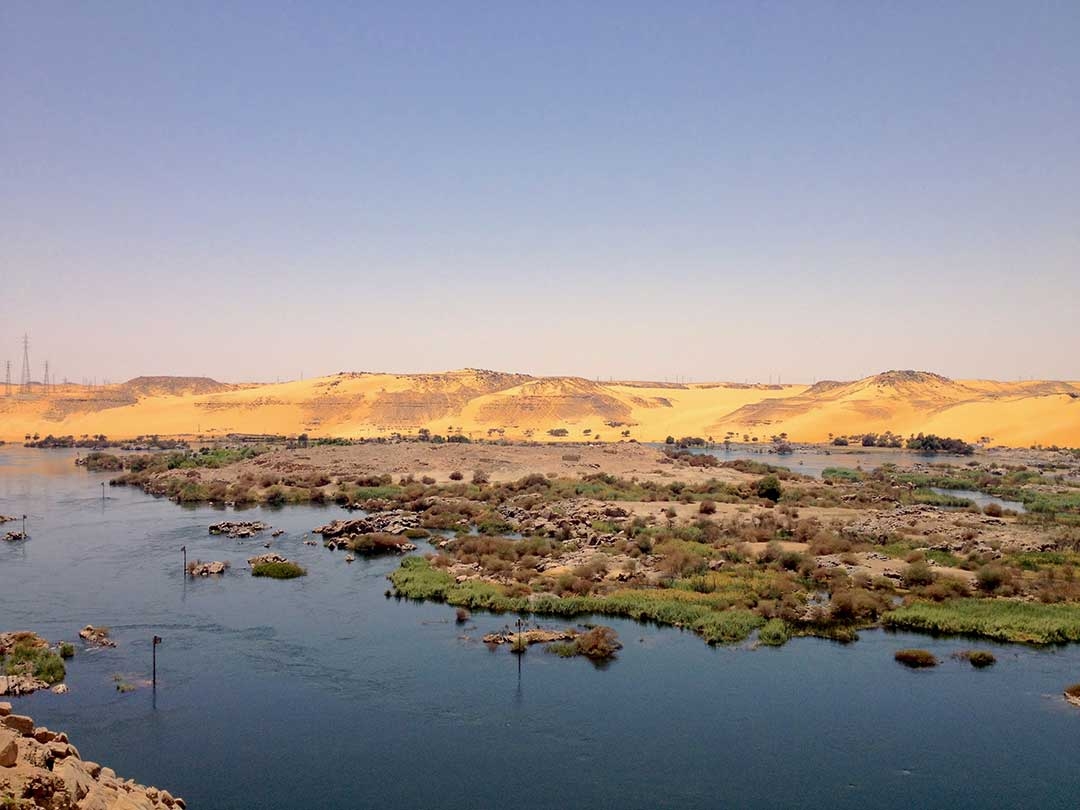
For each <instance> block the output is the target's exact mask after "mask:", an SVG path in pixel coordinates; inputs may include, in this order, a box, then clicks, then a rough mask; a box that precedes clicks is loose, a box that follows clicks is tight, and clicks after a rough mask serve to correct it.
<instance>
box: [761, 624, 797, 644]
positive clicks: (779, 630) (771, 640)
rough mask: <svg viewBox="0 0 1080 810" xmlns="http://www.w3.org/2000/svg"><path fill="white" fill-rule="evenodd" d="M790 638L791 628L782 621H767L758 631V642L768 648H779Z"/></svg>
mask: <svg viewBox="0 0 1080 810" xmlns="http://www.w3.org/2000/svg"><path fill="white" fill-rule="evenodd" d="M790 638H791V628H789V627H788V624H787V622H785V621H784V620H783V619H769V620H768V621H767V622H765V624H764V625H763V626H762V628H761V629H760V630H759V631H758V641H759V642H760V643H762V644H764V645H766V646H768V647H781V646H783V645H784V644H786V643H787V641H788V639H790Z"/></svg>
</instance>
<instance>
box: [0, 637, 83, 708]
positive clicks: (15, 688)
mask: <svg viewBox="0 0 1080 810" xmlns="http://www.w3.org/2000/svg"><path fill="white" fill-rule="evenodd" d="M26 644H29V645H30V646H31V647H33V648H36V649H39V650H46V649H48V648H49V642H47V641H46V640H45V639H43V638H42V637H41V636H39V635H37V633H31V632H28V631H17V632H13V633H12V632H7V633H0V659H2V658H3V657H4V656H7V655H10V654H11V652H12V651H13V650H14V649H15V647H16V645H26ZM16 669H18V667H13V668H10V669H8V671H7V673H6V674H3V675H0V696H3V695H11V696H13V697H16V696H19V695H29V694H30V693H31V692H37V691H38V690H40V689H48V688H49V684H48V682H47V681H43V680H41V679H40V678H38V677H35V676H34V675H33V673H31V672H29V671H24V672H17V671H15V670H16ZM52 691H53V692H56V693H57V694H63V693H64V692H67V686H65V685H64V684H62V683H58V684H56V685H55V686H54V687H52Z"/></svg>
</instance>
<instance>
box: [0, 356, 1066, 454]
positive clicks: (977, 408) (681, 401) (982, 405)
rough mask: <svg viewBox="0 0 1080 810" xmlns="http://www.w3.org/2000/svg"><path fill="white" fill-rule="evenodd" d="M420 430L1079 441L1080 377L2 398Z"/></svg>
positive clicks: (170, 389) (255, 426) (58, 424)
mask: <svg viewBox="0 0 1080 810" xmlns="http://www.w3.org/2000/svg"><path fill="white" fill-rule="evenodd" d="M421 428H426V429H428V430H430V431H431V432H433V433H440V434H447V433H463V434H465V435H468V436H470V437H472V438H484V437H491V438H497V437H503V438H507V439H537V440H551V439H554V438H560V439H565V440H571V441H581V440H583V439H600V440H602V441H617V440H619V439H622V438H627V437H629V438H634V439H637V440H639V441H663V439H664V438H665V437H666V436H668V435H672V436H704V437H709V436H711V437H713V438H714V439H715V440H716V441H720V440H722V439H723V438H724V436H725V435H728V434H731V435H733V436H734V437H736V438H737V439H741V438H742V437H743V436H744V435H748V436H752V437H756V438H758V439H760V440H766V441H767V440H768V439H769V438H770V437H771V436H774V435H778V434H780V433H786V434H787V435H788V437H789V438H790V439H791V440H794V441H805V442H823V441H828V440H829V438H830V437H831V436H834V435H837V436H838V435H855V434H862V433H866V432H875V433H881V432H884V431H886V430H891V431H893V432H894V433H898V434H900V435H904V436H906V435H909V434H911V433H918V432H926V433H937V434H939V435H947V436H955V437H958V438H963V439H966V440H968V441H977V440H979V439H980V438H982V437H984V436H985V437H990V439H991V440H992V441H993V442H994V443H995V444H1008V445H1017V446H1027V445H1030V444H1033V443H1042V444H1046V445H1050V444H1057V445H1063V446H1072V447H1076V446H1080V383H1076V382H1055V381H1027V382H1020V383H1007V382H999V381H991V380H950V379H948V378H946V377H941V376H939V375H936V374H929V373H926V372H916V371H890V372H886V373H884V374H878V375H876V376H873V377H868V378H866V379H862V380H856V381H854V382H819V383H817V384H815V385H812V386H807V385H785V386H779V385H774V386H766V385H740V384H734V383H712V384H705V383H696V384H669V383H659V382H632V381H624V382H612V383H599V382H594V381H591V380H586V379H582V378H579V377H532V376H529V375H525V374H507V373H502V372H494V371H481V370H476V369H464V370H461V371H451V372H445V373H440V374H378V373H348V374H338V375H334V376H332V377H322V378H318V379H312V380H303V381H296V382H287V383H276V384H258V383H252V384H246V385H228V384H224V383H218V382H215V381H214V380H209V379H206V378H177V377H139V378H136V379H134V380H130V381H128V382H126V383H123V384H120V385H113V386H101V387H95V388H86V387H83V386H76V385H65V386H55V387H52V388H50V389H49V391H48V392H43V391H42V390H40V389H36V390H32V391H31V392H29V393H17V394H15V395H13V396H10V397H3V396H0V439H4V440H7V441H19V440H21V439H22V438H23V437H24V436H25V435H26V434H31V435H32V434H39V435H41V436H45V435H48V434H50V433H51V434H53V435H57V436H61V435H68V434H71V435H75V436H81V435H84V434H91V435H93V434H99V433H104V434H105V435H107V436H109V437H111V438H129V437H134V436H138V435H150V434H159V435H163V436H176V435H179V436H197V435H202V436H207V437H213V436H224V435H226V434H229V433H270V434H285V435H296V434H298V433H305V432H306V433H308V434H310V435H312V436H344V437H360V436H386V435H389V434H391V433H395V432H401V433H415V432H417V431H418V430H419V429H421ZM552 431H554V432H555V434H554V435H553V434H552V433H551V432H552ZM564 431H565V436H564V435H563V432H564Z"/></svg>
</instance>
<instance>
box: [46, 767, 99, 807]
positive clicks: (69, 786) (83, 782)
mask: <svg viewBox="0 0 1080 810" xmlns="http://www.w3.org/2000/svg"><path fill="white" fill-rule="evenodd" d="M53 773H55V774H56V775H57V776H59V777H60V778H61V779H63V780H64V786H65V789H66V790H67V793H68V795H69V796H70V797H71V798H72V799H73V800H74V801H77V802H78V801H82V799H84V798H85V797H86V794H88V793H89V792H90V790H91V789H92V788H93V787H94V779H93V777H92V776H90V774H88V773H87V772H86V769H85V768H84V767H82V765H81V764H80V763H79V761H78V760H75V759H65V760H63V761H61V762H58V763H57V764H56V765H54V766H53Z"/></svg>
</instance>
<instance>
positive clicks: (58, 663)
mask: <svg viewBox="0 0 1080 810" xmlns="http://www.w3.org/2000/svg"><path fill="white" fill-rule="evenodd" d="M0 664H2V666H3V671H4V673H5V674H7V675H33V676H34V677H35V678H39V679H41V680H43V681H45V683H47V684H54V683H60V681H62V680H64V675H65V674H66V671H65V669H64V662H63V660H62V659H61V657H60V656H59V655H58V654H57V653H55V652H53V651H52V650H50V649H49V648H48V647H42V646H38V644H37V643H35V642H34V641H33V640H26V641H20V642H18V643H16V644H15V646H14V647H13V648H12V649H11V652H9V653H8V654H7V655H6V656H4V657H3V658H2V659H0Z"/></svg>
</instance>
